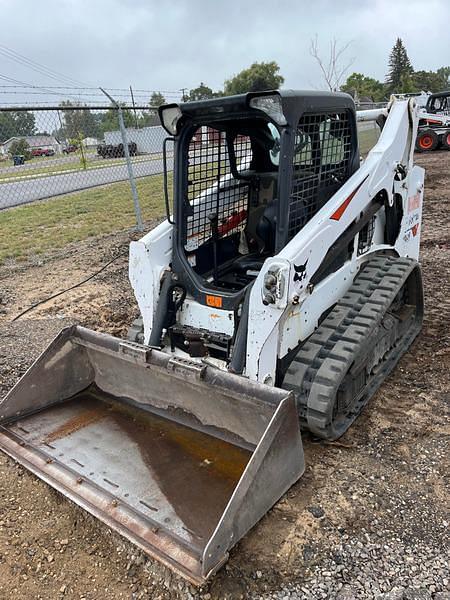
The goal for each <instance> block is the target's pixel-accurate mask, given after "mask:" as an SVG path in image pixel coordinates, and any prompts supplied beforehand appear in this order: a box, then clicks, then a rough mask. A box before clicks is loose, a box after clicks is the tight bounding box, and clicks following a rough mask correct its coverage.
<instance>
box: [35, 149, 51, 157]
mask: <svg viewBox="0 0 450 600" xmlns="http://www.w3.org/2000/svg"><path fill="white" fill-rule="evenodd" d="M31 156H55V151H54V150H53V148H33V149H32V150H31Z"/></svg>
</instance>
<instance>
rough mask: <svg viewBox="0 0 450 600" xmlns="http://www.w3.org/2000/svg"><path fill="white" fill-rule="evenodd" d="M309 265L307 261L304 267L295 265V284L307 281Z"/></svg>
mask: <svg viewBox="0 0 450 600" xmlns="http://www.w3.org/2000/svg"><path fill="white" fill-rule="evenodd" d="M307 264H308V261H306V262H305V264H304V265H294V270H295V274H294V282H296V281H303V280H304V279H305V277H306V265H307Z"/></svg>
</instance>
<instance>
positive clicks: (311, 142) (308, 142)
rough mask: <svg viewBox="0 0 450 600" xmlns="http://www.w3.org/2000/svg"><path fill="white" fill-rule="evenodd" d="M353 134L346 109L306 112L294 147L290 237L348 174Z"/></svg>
mask: <svg viewBox="0 0 450 600" xmlns="http://www.w3.org/2000/svg"><path fill="white" fill-rule="evenodd" d="M351 153H352V138H351V129H350V122H349V117H348V113H347V112H341V113H327V114H323V113H322V114H305V115H303V116H302V118H301V119H300V121H299V124H298V127H297V131H296V135H295V147H294V161H293V179H292V188H291V194H290V202H289V225H288V236H289V239H291V238H292V237H294V236H295V235H296V234H297V233H298V232H299V231H300V229H301V228H302V227H303V226H304V225H305V224H306V223H307V222H308V221H309V220H310V219H311V218H312V217H313V216H314V215H315V214H316V213H317V212H318V211H319V210H320V209H321V208H322V206H323V205H324V204H325V203H326V202H327V201H328V200H329V199H330V198H331V196H332V195H333V194H334V193H335V191H336V190H337V189H339V187H340V186H341V185H342V184H343V183H344V181H345V180H346V179H347V178H348V176H349V164H350V160H351Z"/></svg>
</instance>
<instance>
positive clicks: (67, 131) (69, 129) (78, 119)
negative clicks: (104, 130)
mask: <svg viewBox="0 0 450 600" xmlns="http://www.w3.org/2000/svg"><path fill="white" fill-rule="evenodd" d="M82 106H83V105H82V104H80V103H79V102H70V100H64V101H63V102H61V104H60V107H61V108H62V109H63V110H61V116H62V119H63V121H64V125H63V128H62V133H63V137H64V138H66V139H70V138H78V137H80V135H81V136H82V137H98V134H99V129H98V122H97V120H96V118H95V116H94V115H93V114H92V113H91V111H90V110H89V108H88V107H85V108H83V109H82V110H73V107H77V108H78V107H82ZM71 109H72V110H71Z"/></svg>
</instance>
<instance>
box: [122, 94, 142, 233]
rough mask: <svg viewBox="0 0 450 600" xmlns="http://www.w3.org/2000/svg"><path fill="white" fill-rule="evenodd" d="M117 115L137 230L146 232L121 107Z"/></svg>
mask: <svg viewBox="0 0 450 600" xmlns="http://www.w3.org/2000/svg"><path fill="white" fill-rule="evenodd" d="M117 113H118V117H119V128H120V135H121V137H122V144H123V152H124V155H125V161H126V163H127V169H128V178H129V180H130V187H131V194H132V196H133V204H134V212H135V214H136V223H137V230H138V231H144V224H143V222H142V213H141V207H140V204H139V197H138V192H137V188H136V181H135V179H134V172H133V165H132V164H131V158H130V149H129V148H128V139H127V130H126V129H125V123H124V122H123V114H122V108H121V106H120V105H119V106H118V108H117Z"/></svg>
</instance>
